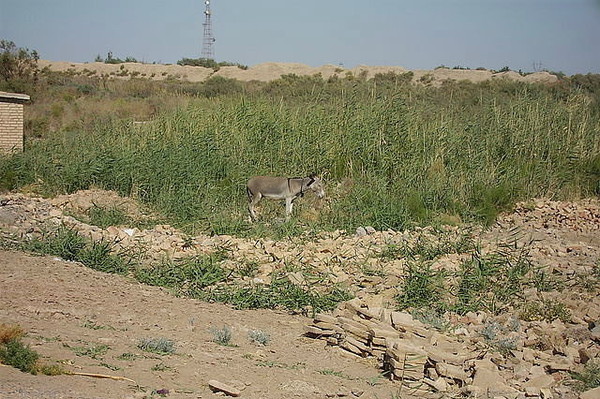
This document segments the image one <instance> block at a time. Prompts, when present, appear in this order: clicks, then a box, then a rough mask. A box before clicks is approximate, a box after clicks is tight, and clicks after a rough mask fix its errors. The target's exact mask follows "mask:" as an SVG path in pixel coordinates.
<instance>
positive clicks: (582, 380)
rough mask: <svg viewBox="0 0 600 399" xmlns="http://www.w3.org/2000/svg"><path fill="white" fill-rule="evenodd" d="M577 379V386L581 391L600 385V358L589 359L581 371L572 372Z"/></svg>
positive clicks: (572, 375)
mask: <svg viewBox="0 0 600 399" xmlns="http://www.w3.org/2000/svg"><path fill="white" fill-rule="evenodd" d="M571 377H572V378H573V379H574V380H575V381H576V383H575V387H576V388H577V390H579V391H587V390H589V389H593V388H597V387H600V360H597V359H596V360H590V361H588V362H587V363H586V364H585V366H584V367H583V370H581V372H574V373H571Z"/></svg>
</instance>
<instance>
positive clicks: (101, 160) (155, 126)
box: [0, 77, 600, 234]
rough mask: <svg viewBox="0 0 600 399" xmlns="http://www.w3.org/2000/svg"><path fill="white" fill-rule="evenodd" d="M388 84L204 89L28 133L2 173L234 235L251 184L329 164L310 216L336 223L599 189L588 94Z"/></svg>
mask: <svg viewBox="0 0 600 399" xmlns="http://www.w3.org/2000/svg"><path fill="white" fill-rule="evenodd" d="M384 83H385V84H382V83H381V82H380V83H379V84H377V85H376V84H374V82H372V81H362V80H361V81H352V82H340V81H333V82H327V81H324V80H322V79H317V78H310V79H296V78H291V77H290V78H287V79H283V80H282V82H280V83H279V85H277V84H275V83H273V84H271V85H269V86H267V87H266V88H265V89H264V90H263V91H256V92H252V93H245V94H231V95H225V96H219V97H213V98H210V99H207V98H204V99H202V98H195V99H191V100H190V101H189V104H188V105H187V106H186V107H182V108H179V109H177V110H175V111H168V112H165V113H162V114H160V115H159V116H157V117H156V118H154V119H153V120H151V121H150V123H147V124H143V125H135V124H132V123H131V122H130V121H128V120H120V119H117V118H115V119H110V120H104V121H102V122H101V123H98V124H96V125H95V127H94V128H93V129H92V130H89V131H70V132H63V133H57V134H55V135H52V136H50V137H48V138H47V139H45V140H41V141H37V142H31V143H28V145H27V150H26V151H25V152H24V153H23V154H20V155H16V156H14V157H12V158H8V159H4V160H3V161H2V162H0V171H2V173H3V175H2V176H3V178H2V179H0V183H1V184H2V185H3V186H5V187H7V186H8V187H19V186H22V185H24V184H29V183H33V182H36V181H37V182H38V184H41V185H42V186H43V187H44V189H45V191H47V192H52V191H53V192H71V191H74V190H77V189H82V188H87V187H90V186H99V187H103V188H107V189H113V190H116V191H118V192H120V193H121V194H123V195H132V196H134V197H137V198H139V199H141V200H142V201H144V202H146V203H149V204H151V205H152V206H153V207H154V208H155V209H157V210H159V211H161V212H162V213H163V214H165V215H166V216H167V217H169V218H170V219H171V220H172V221H173V223H174V224H177V225H179V226H181V227H185V228H187V229H189V230H191V231H195V230H204V231H209V232H212V233H235V234H252V231H254V230H255V227H252V226H251V225H250V224H248V223H247V222H246V221H245V218H246V212H245V201H246V200H245V186H244V185H245V181H246V179H248V178H249V177H250V176H252V175H257V174H280V175H287V176H297V175H307V174H309V173H313V172H315V173H320V174H323V175H324V177H325V179H326V181H327V182H328V194H329V199H328V200H327V201H326V202H325V205H321V206H319V208H318V212H317V214H316V215H312V216H311V219H310V221H312V222H313V223H314V224H313V225H314V226H318V228H322V229H334V228H350V229H351V228H355V227H356V226H358V225H367V224H368V225H372V226H374V227H376V228H380V229H384V228H395V229H399V228H403V227H405V226H406V225H407V224H409V223H412V222H420V223H424V222H435V221H436V220H439V219H443V217H444V216H445V215H451V216H453V217H455V218H456V219H462V220H474V221H481V222H486V223H489V222H491V221H493V220H494V218H495V217H496V215H497V213H498V212H499V211H502V210H504V209H508V208H510V206H511V205H512V204H513V203H514V202H515V201H517V200H520V199H525V198H530V197H538V196H550V197H559V198H578V197H581V196H586V195H594V194H596V195H597V194H598V192H599V189H600V187H599V183H598V181H599V175H600V174H599V172H598V171H599V170H600V166H598V165H599V164H600V157H599V155H598V154H600V140H598V132H599V131H600V120H599V119H598V114H597V113H594V112H592V107H591V106H590V100H589V98H588V97H587V96H586V95H584V94H582V93H580V92H577V91H575V90H572V91H570V92H568V93H566V94H565V93H561V95H557V94H556V93H555V92H553V91H552V90H551V89H548V88H544V87H542V86H534V85H526V84H519V83H512V82H489V83H485V84H478V85H475V84H468V83H447V84H445V85H443V86H442V87H441V88H425V87H420V86H410V85H406V84H403V83H402V82H400V83H398V84H395V83H394V84H392V83H390V82H384ZM300 89H302V90H300ZM274 93H277V95H274ZM285 93H287V94H288V95H284V94H285ZM308 202H309V201H298V204H297V205H298V206H297V209H298V211H299V212H298V214H300V215H302V214H303V213H302V212H303V211H307V210H308V208H309V206H308V205H307V203H308ZM279 211H282V209H277V208H273V211H272V213H271V214H269V215H267V216H265V220H267V219H269V218H271V217H273V216H274V215H275V213H274V212H279ZM299 219H300V221H296V222H292V223H304V219H302V218H299ZM307 223H308V222H307ZM291 230H292V231H298V230H297V229H291ZM260 231H261V232H264V229H261V230H260Z"/></svg>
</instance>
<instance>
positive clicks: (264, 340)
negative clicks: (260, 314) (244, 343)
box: [248, 330, 271, 346]
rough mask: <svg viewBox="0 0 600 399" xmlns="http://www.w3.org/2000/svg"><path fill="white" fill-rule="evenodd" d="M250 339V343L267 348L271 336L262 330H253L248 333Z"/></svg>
mask: <svg viewBox="0 0 600 399" xmlns="http://www.w3.org/2000/svg"><path fill="white" fill-rule="evenodd" d="M248 338H249V339H250V342H254V343H256V344H258V345H262V346H265V345H267V344H268V343H269V342H270V341H271V336H270V335H269V333H266V332H264V331H261V330H251V331H249V332H248Z"/></svg>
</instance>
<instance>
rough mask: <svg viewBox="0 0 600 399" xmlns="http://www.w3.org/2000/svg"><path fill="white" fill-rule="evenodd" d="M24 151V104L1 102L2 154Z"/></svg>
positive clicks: (0, 146)
mask: <svg viewBox="0 0 600 399" xmlns="http://www.w3.org/2000/svg"><path fill="white" fill-rule="evenodd" d="M16 151H23V104H17V103H10V102H1V101H0V152H2V153H9V152H16Z"/></svg>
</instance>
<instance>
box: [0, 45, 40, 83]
mask: <svg viewBox="0 0 600 399" xmlns="http://www.w3.org/2000/svg"><path fill="white" fill-rule="evenodd" d="M39 59H40V57H39V55H38V53H37V51H35V50H33V51H29V49H26V48H20V47H17V46H16V45H15V43H14V42H12V41H10V40H0V78H1V79H2V80H3V81H5V82H9V81H11V80H15V79H16V80H22V81H23V80H33V79H35V77H36V76H37V72H38V67H37V62H38V60H39Z"/></svg>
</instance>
